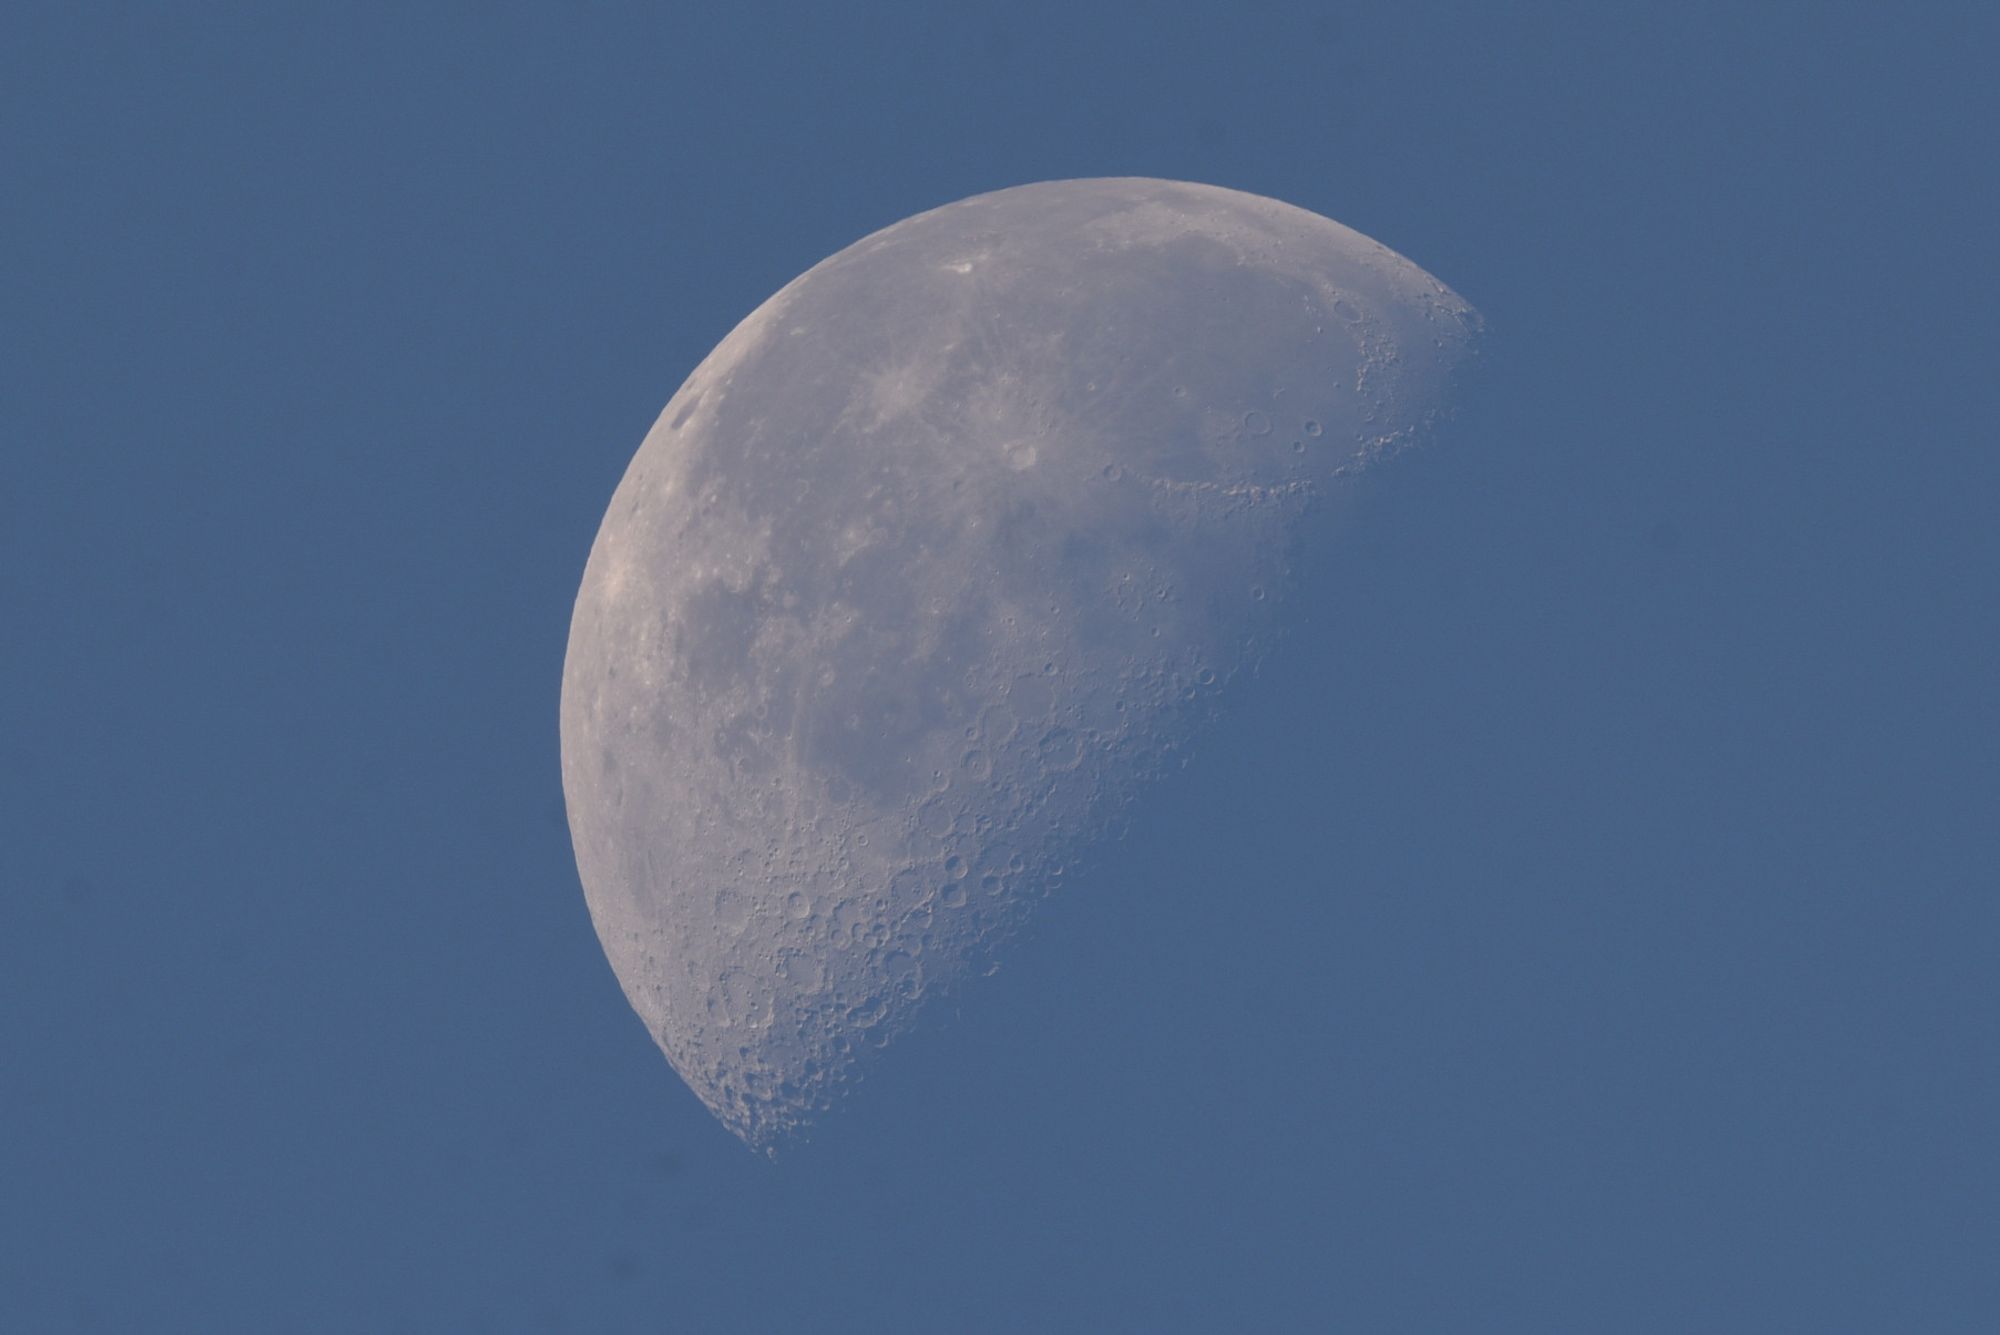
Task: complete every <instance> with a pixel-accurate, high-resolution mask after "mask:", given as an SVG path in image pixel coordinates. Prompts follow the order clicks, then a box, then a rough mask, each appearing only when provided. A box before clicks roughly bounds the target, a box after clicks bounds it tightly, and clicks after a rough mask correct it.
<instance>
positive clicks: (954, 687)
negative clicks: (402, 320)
mask: <svg viewBox="0 0 2000 1335" xmlns="http://www.w3.org/2000/svg"><path fill="white" fill-rule="evenodd" d="M1477 328H1478V319H1477V317H1476V315H1475V314H1474V313H1473V311H1472V310H1471V308H1470V307H1469V306H1467V304H1466V303H1465V302H1464V301H1462V300H1461V299H1460V298H1459V297H1458V296H1456V295H1455V294H1454V293H1452V292H1451V291H1450V290H1448V289H1447V288H1446V287H1445V286H1444V285H1443V284H1441V283H1439V282H1438V281H1437V280H1435V279H1433V278H1432V277H1430V275H1428V274H1426V273H1425V272H1424V271H1423V270H1421V269H1419V268H1417V267H1416V266H1415V265H1413V264H1411V263H1410V262H1409V261H1408V260H1405V259H1403V258H1402V257H1401V256H1399V255H1397V254H1395V253H1394V252H1392V251H1390V250H1387V249H1385V248H1384V247H1382V246H1381V245H1378V244H1377V243H1375V242H1374V241H1371V240H1369V239H1368V238H1367V237H1364V236H1362V235H1360V234H1359V233H1357V232H1354V231H1352V230H1350V229H1348V228H1346V227H1343V226H1341V225H1340V224H1338V223H1335V222H1332V221H1330V220H1328V219H1326V218H1323V217H1320V216H1318V215H1317V214H1313V213H1308V212H1306V211H1304V210H1302V209H1298V208H1294V207H1292V206H1290V205H1287V204H1282V203H1279V202H1277V201H1275V200H1270V199H1264V198H1260V197H1258V196H1255V195H1248V194H1242V193H1239V192H1236V191H1232V190H1224V189H1218V188H1216V187H1212V186H1204V185H1191V184H1186V183H1181V182H1172V181H1156V180H1144V179H1104V180H1080V181H1058V182H1050V183H1045V184H1040V185H1028V186H1021V187H1018V188H1016V189H1011V190H1002V191H998V192H996V193H993V194H988V195H980V196H977V197H975V198H972V199H967V200H963V201H961V202H959V203H956V204H951V205H947V206H946V207H944V208H940V209H934V210H932V211H931V212H928V213H923V214H919V215H918V216H916V217H913V218H909V219H907V220H905V221H903V222H900V223H897V224H896V225H895V226H893V227H890V228H887V229H885V230H883V231H880V232H877V233H875V234H874V235H873V236H870V237H867V238H865V239H863V240H861V241H858V242H856V243H855V244H854V245H852V246H849V247H848V248H847V249H845V250H843V251H841V252H840V253H839V254H837V255H834V256H833V257H832V258H830V259H828V260H826V261H824V262H822V263H820V264H818V265H816V266H814V267H813V268H812V269H811V270H809V271H807V272H806V273H805V274H804V275H802V276H801V277H799V278H797V279H796V280H794V281H793V282H792V283H790V284H788V285H787V286H786V287H785V288H784V289H783V290H782V291H780V292H779V293H778V294H777V295H776V296H773V297H772V298H771V299H770V300H769V301H766V302H765V303H764V304H763V305H762V306H760V307H758V308H757V310H756V311H755V312H753V313H752V314H751V315H750V317H749V318H748V319H746V320H744V321H743V322H742V323H741V324H740V325H738V326H737V327H736V329H735V330H734V331H733V332H731V333H730V334H729V336H728V337H727V338H725V339H724V340H723V341H722V343H721V344H720V345H719V346H718V347H717V348H716V349H715V351H714V352H712V353H710V354H709V356H708V358H707V360H705V361H704V362H702V363H701V365H700V366H699V367H697V368H696V369H695V371H694V373H693V374H692V375H691V376H689V377H688V379H687V382H686V383H685V384H684V385H682V386H681V388H680V391H679V392H678V393H676V394H675V395H674V396H673V399H672V400H671V401H670V402H669V403H668V404H667V407H666V410H665V412H663V413H662V414H661V416H660V419H659V421H658V423H657V424H656V425H655V426H654V427H653V429H652V431H651V432H650V433H649V434H648V435H647V436H646V439H645V442H644V443H643V444H642V445H641V446H640V448H639V452H638V454H637V455H636V456H635V457H634V458H633V460H632V463H631V466H630V468H629V469H628V470H627V472H626V473H625V476H624V479H623V481H622V482H620V483H619V486H618V489H617V492H616V494H615V495H614V496H613V498H612V500H611V505H610V509H609V511H608V512H607V513H606V515H605V517H604V522H603V526H602V527H601V528H600V530H599V531H598V534H597V540H596V543H595V545H594V546H593V547H592V549H591V552H590V560H589V564H588V567H587V568H586V570H585V572H584V576H583V584H582V587H581V589H580V591H579V592H578V595H577V600H576V612H575V617H574V620H573V622H572V624H571V627H570V637H569V649H568V657H567V661H566V663H565V666H564V671H563V684H562V769H563V788H564V792H565V794H566V797H567V801H568V809H569V821H570V831H571V836H572V839H573V841H574V844H575V848H576V857H577V865H578V869H579V871H580V873H581V876H582V881H583V887H584V892H585V895H586V897H587V899H588V902H589V906H590V912H591V916H592V918H593V920H594V921H595V923H596V927H597V931H598V934H599V936H600V938H601V939H602V941H603V943H604V949H605V951H606V953H607V954H608V955H609V957H610V961H611V964H612V967H613V969H614V970H615V971H616V973H617V976H618V978H619V981H620V982H621V983H622V984H623V986H624V989H625V993H626V996H627V997H628V998H629V999H630V1001H631V1003H632V1006H633V1007H634V1009H636V1010H637V1011H638V1013H639V1015H640V1016H641V1017H642V1018H643V1019H644V1021H645V1023H646V1025H647V1027H648V1029H649V1030H650V1031H651V1033H652V1035H653V1037H654V1038H655V1040H656V1041H657V1042H658V1043H659V1045H660V1047H661V1049H662V1050H663V1051H664V1052H665V1053H666V1055H667V1057H668V1059H669V1060H670V1061H671V1062H672V1063H673V1065H674V1068H675V1069H676V1070H677V1071H679V1072H680V1074H681V1076H682V1077H683V1078H685V1079H686V1081H687V1083H688V1084H689V1085H690V1086H691V1087H692V1088H693V1089H694V1091H695V1093H696V1094H698V1095H699V1096H700V1097H701V1099H702V1100H703V1101H704V1102H705V1103H706V1104H707V1105H708V1107H709V1108H710V1109H711V1110H712V1111H713V1112H714V1113H715V1115H716V1116H717V1117H718V1118H720V1119H721V1120H722V1122H723V1123H724V1124H725V1125H727V1126H728V1127H729V1128H730V1129H731V1130H733V1131H735V1132H736V1133H737V1134H738V1135H740V1136H741V1137H743V1139H744V1140H746V1141H747V1142H749V1143H750V1144H752V1145H755V1146H759V1147H763V1148H772V1147H775V1146H776V1145H778V1144H780V1143H782V1142H783V1141H785V1140H786V1139H788V1138H790V1137H793V1136H795V1135H796V1134H797V1133H799V1132H800V1131H801V1130H802V1129H804V1128H805V1127H807V1126H808V1125H809V1124H810V1123H811V1122H812V1121H813V1119H814V1118H815V1117H816V1116H818V1115H819V1114H821V1113H822V1112H824V1111H825V1110H826V1109H827V1108H829V1107H830V1106H832V1104H833V1103H834V1102H835V1101H837V1099H838V1098H839V1096H840V1095H841V1093H842V1092H843V1091H844V1090H845V1089H846V1088H847V1087H848V1086H849V1085H850V1084H851V1083H852V1081H853V1079H854V1077H855V1075H856V1074H857V1071H858V1069H859V1067H860V1064H861V1063H863V1062H864V1061H865V1060H867V1059H868V1058H869V1057H870V1056H871V1055H873V1054H874V1053H875V1052H876V1051H877V1050H878V1049H880V1048H882V1047H884V1046H886V1045H887V1044H889V1043H890V1042H891V1041H892V1040H893V1039H894V1038H895V1036H896V1035H897V1034H899V1033H902V1032H904V1031H906V1030H907V1029H908V1028H909V1027H910V1025H911V1024H912V1022H913V1020H914V1019H915V1018H916V1016H917V1015H918V1013H919V1011H920V1010H921V1009H922V1008H923V1007H925V1006H926V1004H927V1003H929V1002H930V1001H932V999H934V998H936V997H938V996H940V995H941V994H945V993H948V992H950V991H952V990H953V989H954V988H956V987H957V986H958V985H959V984H960V983H961V982H963V981H964V980H965V979H967V978H968V977H971V976H974V975H977V974H979V973H982V972H984V971H986V970H987V969H988V968H990V967H991V966H992V964H993V961H994V958H995V952H996V950H997V949H998V948H999V947H1000V946H1001V945H1003V944H1004V943H1005V941H1006V940H1007V939H1008V938H1009V936H1010V935H1012V934H1013V933H1014V932H1015V931H1016V929H1017V928H1018V927H1019V926H1020V924H1021V923H1022V921H1023V920H1024V918H1025V916H1026V915H1027V914H1028V912H1029V911H1030V910H1031V908H1032V907H1033V905H1034V903H1035V901H1036V900H1037V899H1039V898H1040V897H1041V896H1042V895H1044V894H1045V893H1047V892H1048V891H1049V890H1050V889H1051V888H1052V887H1054V886H1055V885H1057V884H1058V883H1059V882H1061V881H1063V880H1065V879H1067V880H1068V881H1070V882H1071V883H1075V882H1077V881H1079V879H1081V878H1079V876H1078V874H1077V871H1076V868H1077V866H1078V863H1079V860H1080V859H1082V858H1085V857H1088V856H1089V854H1090V852H1091V849H1092V845H1093V844H1094V843H1096V842H1098V841H1099V840H1100V839H1101V838H1102V836H1103V833H1104V831H1105V829H1106V828H1107V827H1108V826H1109V825H1110V824H1112V823H1113V822H1114V821H1115V820H1116V819H1117V817H1118V815H1119V813H1120V812H1121V810H1123V809H1124V808H1125V807H1126V806H1127V805H1128V804H1129V803H1131V802H1132V801H1133V800H1134V798H1135V797H1136V796H1137V795H1138V794H1139V793H1140V792H1141V791H1142V790H1143V788H1144V787H1145V785H1146V783H1147V782H1148V780H1149V779H1151V778H1152V777H1153V776H1155V775H1157V774H1158V773H1159V772H1160V771H1161V769H1162V768H1163V766H1164V765H1166V764H1168V763H1170V761H1171V760H1172V759H1173V757H1174V756H1175V755H1176V754H1177V753H1179V752H1180V751H1182V750H1183V748H1184V747H1185V746H1186V744H1187V743H1188V742H1189V740H1190V739H1191V738H1192V736H1193V735H1194V733H1195V731H1196V730H1197V728H1198V725H1199V723H1200V721H1201V719H1202V718H1203V717H1204V715H1206V714H1207V713H1209V712H1210V709H1211V707H1212V705H1213V703H1214V702H1215V701H1216V700H1218V699H1219V698H1222V697H1223V696H1225V695H1226V694H1227V693H1228V692H1229V691H1230V690H1231V689H1232V687H1233V686H1234V685H1235V684H1237V683H1239V682H1240V681H1241V679H1242V678H1243V677H1244V676H1245V675H1246V673H1247V672H1248V670H1249V669H1250V668H1252V667H1253V666H1254V665H1255V663H1256V662H1257V661H1258V659H1259V658H1260V657H1261V656H1262V655H1263V654H1264V653H1266V652H1267V651H1268V650H1269V649H1270V648H1272V646H1273V645H1274V644H1275V643H1276V642H1277V641H1278V640H1279V639H1280V638H1281V637H1282V634H1283V631H1284V627H1285V623H1286V619H1287V618H1288V617H1289V616H1294V615H1296V611H1297V608H1298V605H1299V602H1300V594H1299V588H1298V583H1299V581H1298V580H1297V578H1296V572H1297V571H1298V570H1299V569H1300V568H1301V566H1302V564H1303V561H1302V554H1303V553H1304V552H1306V551H1307V550H1308V549H1309V547H1310V545H1311V543H1312V541H1313V540H1314V538H1315V536H1316V532H1317V531H1319V530H1323V529H1324V528H1325V527H1326V525H1327V523H1328V515H1329V514H1330V512H1331V511H1330V507H1329V505H1328V504H1327V503H1328V501H1329V500H1330V498H1332V497H1333V496H1334V495H1335V494H1336V493H1337V492H1339V491H1340V490H1341V489H1343V488H1345V487H1346V486H1347V483H1348V479H1350V478H1351V477H1352V476H1353V475H1355V474H1356V473H1357V472H1358V471H1360V470H1361V469H1363V468H1364V467H1365V466H1366V465H1367V464H1369V463H1370V462H1371V461H1373V460H1375V459H1377V458H1379V457H1381V456H1384V455H1386V454H1389V453H1392V452H1394V451H1395V450H1397V449H1399V448H1401V447H1403V446H1404V445H1406V444H1408V443H1410V442H1411V441H1413V440H1416V439H1419V438H1421V437H1422V435H1423V434H1424V433H1425V432H1426V431H1427V430H1429V429H1430V428H1431V426H1432V425H1433V423H1434V422H1435V420H1436V419H1437V418H1438V416H1439V414H1440V412H1441V409H1442V407H1443V405H1444V402H1445V399H1444V394H1445V389H1446V385H1447V382H1448V380H1449V379H1450V377H1451V372H1452V370H1453V368H1454V366H1455V365H1456V364H1458V363H1459V362H1461V361H1462V360H1463V359H1464V358H1465V356H1466V354H1467V353H1468V351H1469V350H1470V348H1471V346H1472V344H1473V342H1474V339H1475V336H1476V333H1477ZM1107 892H1109V891H1108V889H1107Z"/></svg>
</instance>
